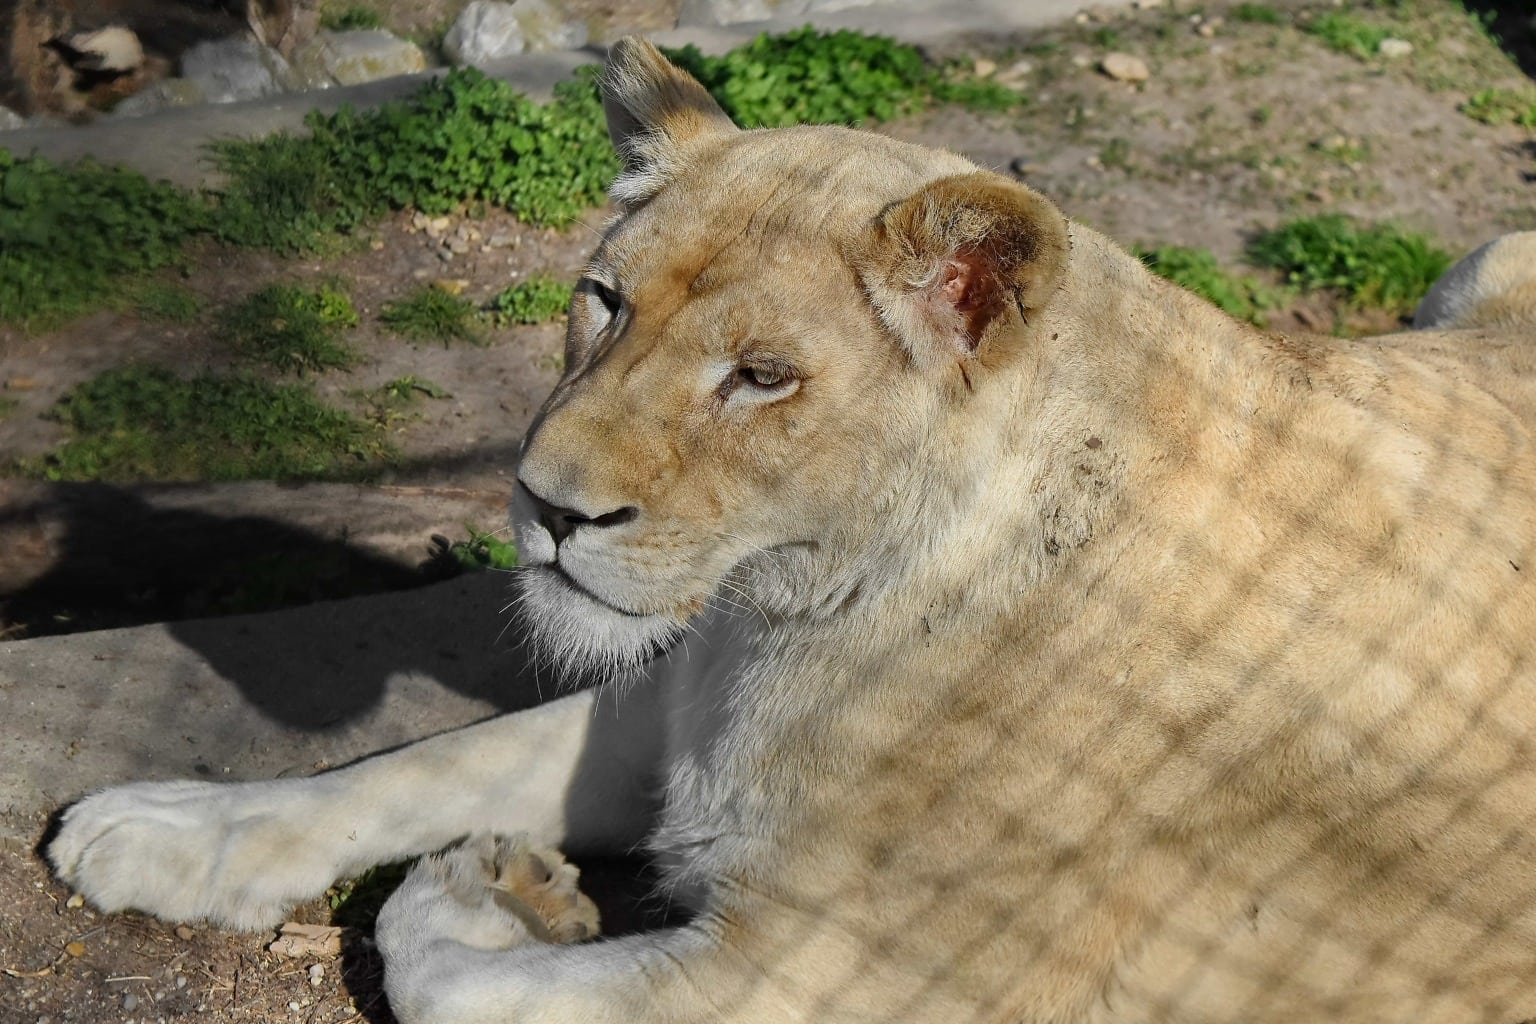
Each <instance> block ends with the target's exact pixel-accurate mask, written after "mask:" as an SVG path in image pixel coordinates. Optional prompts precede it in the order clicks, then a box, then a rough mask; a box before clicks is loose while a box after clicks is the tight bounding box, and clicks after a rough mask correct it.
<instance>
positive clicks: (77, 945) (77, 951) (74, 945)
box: [64, 940, 85, 956]
mask: <svg viewBox="0 0 1536 1024" xmlns="http://www.w3.org/2000/svg"><path fill="white" fill-rule="evenodd" d="M64 952H66V953H68V954H69V955H70V956H85V943H83V942H80V941H79V940H76V941H74V942H71V943H69V944H68V945H66V946H65V947H64Z"/></svg>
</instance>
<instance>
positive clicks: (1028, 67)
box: [997, 60, 1035, 89]
mask: <svg viewBox="0 0 1536 1024" xmlns="http://www.w3.org/2000/svg"><path fill="white" fill-rule="evenodd" d="M1034 71H1035V66H1034V65H1033V64H1031V63H1030V62H1029V61H1027V60H1020V61H1014V62H1013V63H1012V64H1010V65H1008V66H1007V67H1006V68H1004V69H1003V70H1002V71H1000V72H998V74H997V81H999V82H1001V83H1002V84H1003V85H1006V86H1008V87H1009V88H1012V89H1016V88H1018V87H1019V86H1021V85H1023V84H1024V83H1025V82H1026V81H1028V79H1029V76H1030V75H1032V74H1034Z"/></svg>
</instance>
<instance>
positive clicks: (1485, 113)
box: [1461, 88, 1536, 128]
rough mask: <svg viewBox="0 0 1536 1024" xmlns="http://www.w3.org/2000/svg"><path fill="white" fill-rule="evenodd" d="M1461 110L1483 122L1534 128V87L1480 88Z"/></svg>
mask: <svg viewBox="0 0 1536 1024" xmlns="http://www.w3.org/2000/svg"><path fill="white" fill-rule="evenodd" d="M1461 112H1462V113H1463V114H1466V115H1467V116H1468V117H1470V118H1472V119H1474V120H1477V121H1481V122H1483V123H1484V124H1494V125H1500V124H1517V125H1519V126H1520V127H1522V128H1536V89H1531V88H1526V89H1482V90H1480V91H1478V92H1475V93H1473V94H1472V96H1471V97H1470V98H1468V100H1467V102H1465V103H1463V104H1462V105H1461Z"/></svg>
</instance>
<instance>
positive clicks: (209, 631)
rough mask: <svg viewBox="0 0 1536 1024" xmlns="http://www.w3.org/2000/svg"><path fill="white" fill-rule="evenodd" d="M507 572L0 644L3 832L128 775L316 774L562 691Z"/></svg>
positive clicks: (24, 827)
mask: <svg viewBox="0 0 1536 1024" xmlns="http://www.w3.org/2000/svg"><path fill="white" fill-rule="evenodd" d="M507 599H508V576H507V574H505V573H497V572H484V573H475V574H471V575H467V576H462V577H459V578H457V579H454V580H451V581H449V582H447V583H442V584H437V585H435V586H431V587H425V588H421V589H418V590H413V591H406V592H401V593H394V594H386V595H380V596H376V597H368V598H357V599H353V600H348V601H335V602H327V603H322V604H317V605H310V606H308V607H303V608H296V609H292V610H289V611H284V612H277V613H273V614H268V615H249V616H235V617H230V618H223V619H206V620H201V621H190V622H178V623H171V624H165V625H154V626H141V627H137V628H132V629H118V630H102V631H99V632H94V633H77V634H73V635H69V636H59V637H43V638H39V639H33V640H21V641H12V642H0V836H10V837H12V838H19V837H24V836H25V835H26V834H27V833H29V832H30V830H31V829H33V828H34V827H35V820H36V814H37V813H38V812H40V811H41V812H46V811H50V810H52V809H54V808H57V807H59V806H61V805H63V804H65V803H68V802H69V801H71V800H73V799H75V798H76V797H78V796H80V795H81V794H82V793H85V792H87V791H89V790H92V789H96V788H98V787H101V786H104V785H108V784H111V783H115V782H125V781H130V780H134V779H169V778H194V779H195V778H208V779H224V780H240V779H254V778H269V777H275V776H281V775H292V774H309V773H311V772H313V771H315V770H316V768H317V767H320V766H325V765H337V764H343V763H346V762H347V761H351V760H354V759H356V758H358V757H361V756H363V755H365V754H369V753H373V752H375V751H378V750H382V749H386V748H389V747H392V746H396V745H399V744H401V743H405V742H408V741H410V740H414V739H418V738H420V737H422V736H427V735H431V734H433V733H437V732H441V731H443V730H446V729H451V728H455V727H458V726H461V725H466V724H468V723H470V722H473V721H477V720H479V719H482V718H485V717H487V716H489V715H493V714H496V713H498V712H502V711H509V710H516V709H518V708H523V707H527V706H530V705H532V704H534V703H537V702H538V701H539V699H540V696H541V690H542V691H543V693H544V694H545V695H548V694H549V693H552V692H553V684H552V680H551V679H549V678H548V677H547V676H545V677H544V678H543V679H542V680H541V679H539V678H537V677H536V675H535V673H534V672H533V671H532V670H531V669H530V668H529V667H528V666H527V665H526V663H525V662H524V660H523V659H522V657H521V656H520V654H519V653H518V651H517V649H516V645H515V644H514V643H513V642H512V641H511V639H510V638H509V637H507V636H504V635H503V630H504V628H505V626H506V624H507V616H506V615H505V614H504V613H503V612H502V611H501V609H502V608H503V607H504V606H505V605H506V603H507Z"/></svg>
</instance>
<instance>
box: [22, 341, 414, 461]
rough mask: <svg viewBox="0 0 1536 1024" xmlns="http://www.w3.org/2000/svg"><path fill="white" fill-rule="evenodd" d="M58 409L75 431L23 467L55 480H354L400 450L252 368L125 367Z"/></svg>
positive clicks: (60, 417)
mask: <svg viewBox="0 0 1536 1024" xmlns="http://www.w3.org/2000/svg"><path fill="white" fill-rule="evenodd" d="M51 415H52V416H53V418H55V419H57V420H59V421H60V422H62V423H63V424H64V425H65V426H66V427H67V428H68V430H69V432H70V435H71V436H70V437H69V439H68V440H66V441H65V442H64V443H63V444H62V445H60V446H59V447H58V448H57V449H56V450H55V451H54V452H53V453H52V454H50V455H47V456H45V457H43V458H41V459H37V460H32V461H29V462H26V463H23V464H22V466H21V468H22V470H23V471H25V472H28V473H29V474H31V475H36V476H42V477H45V478H47V479H50V480H108V481H136V480H246V479H317V478H342V479H347V478H355V477H359V476H363V475H366V473H367V472H368V470H369V469H371V468H373V467H376V466H377V465H379V464H380V463H387V462H389V461H390V460H391V459H392V458H393V456H394V453H393V451H392V449H390V448H389V446H388V445H386V444H384V443H383V442H382V441H381V440H380V439H379V437H378V433H377V431H376V430H374V429H373V428H371V427H369V426H368V425H367V424H365V423H363V422H362V421H360V420H357V419H354V418H353V417H352V416H350V415H348V414H347V413H345V412H342V411H340V410H337V409H332V408H330V407H328V406H326V405H324V404H322V403H321V402H320V401H319V400H318V399H317V398H316V397H315V395H314V393H313V392H312V391H310V390H309V389H308V388H306V387H303V386H301V385H292V384H272V383H270V382H267V381H263V380H260V379H258V378H255V377H251V376H246V375H236V376H228V377H225V376H214V375H204V376H198V377H192V378H189V379H188V378H182V377H179V376H177V375H176V374H175V373H172V372H171V371H170V370H166V369H162V368H160V367H154V366H143V365H135V366H126V367H121V368H118V369H114V370H109V371H107V372H106V373H103V374H101V375H100V376H98V377H96V378H94V379H92V380H90V381H87V382H86V383H84V384H81V385H80V386H79V387H76V388H75V389H74V390H73V391H71V392H70V393H69V394H67V395H66V396H65V397H64V398H63V399H61V400H60V402H59V403H58V404H57V405H56V406H55V407H54V409H53V410H52V412H51Z"/></svg>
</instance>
